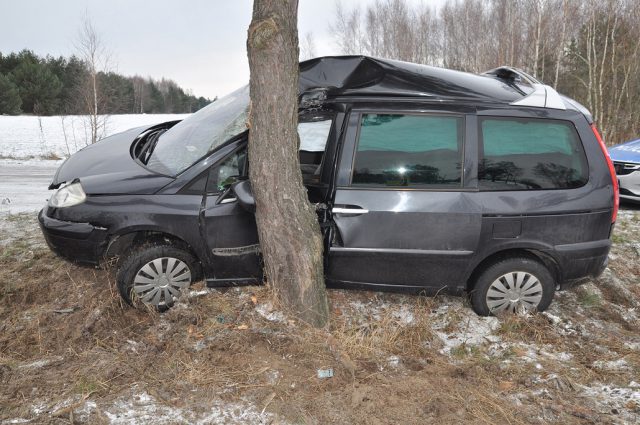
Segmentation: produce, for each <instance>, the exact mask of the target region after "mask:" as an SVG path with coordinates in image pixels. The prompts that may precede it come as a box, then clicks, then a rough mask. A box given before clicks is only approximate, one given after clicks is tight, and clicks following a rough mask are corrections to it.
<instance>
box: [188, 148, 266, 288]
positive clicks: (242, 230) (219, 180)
mask: <svg viewBox="0 0 640 425" xmlns="http://www.w3.org/2000/svg"><path fill="white" fill-rule="evenodd" d="M246 167H247V149H246V144H242V145H240V146H239V147H238V148H237V149H236V150H235V151H233V152H232V153H231V154H230V155H229V156H227V157H226V158H225V159H223V160H222V161H221V162H220V163H219V164H216V165H214V166H213V167H211V169H210V171H209V175H208V179H207V187H206V195H205V197H204V200H203V208H202V211H201V219H202V220H203V221H204V225H203V237H204V239H205V241H206V243H207V246H208V254H209V258H210V263H211V264H210V267H208V269H209V273H208V276H207V281H208V282H210V283H214V282H215V284H216V285H224V284H226V283H229V284H231V283H254V282H257V281H259V280H260V279H261V278H262V270H261V267H260V249H259V244H258V230H257V228H256V221H255V217H254V215H253V213H250V212H248V211H245V210H244V209H243V208H242V207H241V206H240V204H238V202H237V200H236V198H235V197H234V195H233V193H232V192H231V191H230V190H229V188H230V186H231V184H232V183H234V182H235V181H237V180H238V179H239V178H244V177H246V175H247V170H246Z"/></svg>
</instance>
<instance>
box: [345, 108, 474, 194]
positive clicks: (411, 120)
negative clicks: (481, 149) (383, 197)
mask: <svg viewBox="0 0 640 425" xmlns="http://www.w3.org/2000/svg"><path fill="white" fill-rule="evenodd" d="M461 128H462V118H460V117H451V116H435V115H434V116H427V115H395V114H394V115H392V114H364V115H363V116H362V121H361V124H360V137H359V140H358V148H357V151H356V155H355V163H354V171H353V180H352V183H353V184H354V185H376V186H392V187H393V186H397V187H417V188H433V187H459V186H460V185H461V170H460V163H461V158H462V136H461V134H462V130H461Z"/></svg>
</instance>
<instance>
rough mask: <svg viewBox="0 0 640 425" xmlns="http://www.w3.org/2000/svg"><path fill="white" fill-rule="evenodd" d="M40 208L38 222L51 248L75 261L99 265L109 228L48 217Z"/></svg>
mask: <svg viewBox="0 0 640 425" xmlns="http://www.w3.org/2000/svg"><path fill="white" fill-rule="evenodd" d="M46 210H47V208H46V207H45V208H43V209H42V210H40V213H39V214H38V222H39V223H40V229H42V234H43V235H44V238H45V240H46V241H47V245H49V248H51V250H52V251H53V252H55V253H56V254H58V255H59V256H61V257H63V258H65V259H67V260H69V261H72V262H74V263H81V264H91V265H98V264H99V263H100V260H101V258H102V253H103V252H104V248H105V246H106V243H107V229H105V228H102V227H97V226H93V225H91V224H89V223H73V222H70V221H62V220H56V219H54V218H51V217H48V216H47V212H46Z"/></svg>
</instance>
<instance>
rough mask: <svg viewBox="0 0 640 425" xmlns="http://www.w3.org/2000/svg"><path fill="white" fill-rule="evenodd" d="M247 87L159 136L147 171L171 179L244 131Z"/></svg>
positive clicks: (214, 103) (247, 101) (247, 100)
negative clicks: (165, 175) (152, 171)
mask: <svg viewBox="0 0 640 425" xmlns="http://www.w3.org/2000/svg"><path fill="white" fill-rule="evenodd" d="M248 109H249V86H244V87H242V88H240V89H238V90H236V91H234V92H233V93H231V94H229V95H227V96H225V97H223V98H222V99H219V100H216V101H215V102H213V103H212V104H210V105H208V106H206V107H204V108H202V109H201V110H199V111H198V112H196V113H194V114H192V115H191V116H189V117H187V118H185V119H184V120H182V121H181V122H179V123H178V124H176V125H174V126H173V127H172V128H170V129H169V130H167V131H166V132H165V133H163V134H162V135H161V136H160V138H159V139H158V142H157V144H156V146H155V148H154V149H153V151H152V152H151V155H150V156H149V160H148V161H147V167H149V168H151V169H152V170H154V171H158V172H160V173H163V174H169V175H172V176H175V175H178V174H180V173H181V172H182V171H184V170H186V169H187V168H189V167H190V166H191V165H192V164H193V163H195V162H196V161H197V160H198V159H200V158H202V157H203V156H204V155H206V154H207V153H208V152H211V151H212V150H214V149H215V148H217V147H218V146H220V145H222V144H223V143H224V142H226V141H227V140H229V139H230V138H232V137H233V136H236V135H238V134H240V133H242V132H243V131H245V130H246V121H247V112H248Z"/></svg>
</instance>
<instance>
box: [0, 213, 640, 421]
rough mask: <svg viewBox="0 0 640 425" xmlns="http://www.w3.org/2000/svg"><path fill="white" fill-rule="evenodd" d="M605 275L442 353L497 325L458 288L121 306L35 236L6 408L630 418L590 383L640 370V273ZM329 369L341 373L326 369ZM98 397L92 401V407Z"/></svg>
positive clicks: (319, 417) (9, 337) (11, 337)
mask: <svg viewBox="0 0 640 425" xmlns="http://www.w3.org/2000/svg"><path fill="white" fill-rule="evenodd" d="M16 225H17V226H23V225H25V223H23V222H21V221H19V222H17V223H16ZM25 227H27V228H28V226H25ZM31 229H32V230H33V227H32V228H31ZM634 235H635V234H634ZM633 237H635V236H633ZM616 249H618V248H616ZM631 249H632V247H629V246H625V247H622V248H620V249H618V251H615V252H616V254H618V255H619V257H618V258H623V256H622V254H625V253H626V254H630V252H631V251H630V250H631ZM617 261H618V262H616V261H614V262H612V270H614V272H615V270H616V268H618V267H619V268H620V269H623V268H624V267H622V265H621V264H619V261H620V260H617ZM616 276H620V275H618V274H616ZM603 279H604V280H605V282H602V283H600V284H598V287H597V288H598V289H599V290H600V292H599V293H598V292H597V291H596V290H595V289H594V288H591V287H588V288H587V287H585V288H587V289H588V290H587V289H585V288H581V289H579V290H576V291H571V292H567V293H564V294H560V295H559V296H558V298H557V300H556V301H555V302H554V305H553V306H552V309H551V314H550V315H544V314H536V315H533V316H531V317H518V316H506V317H502V318H500V319H499V320H498V322H497V323H498V325H497V327H496V328H495V330H493V331H491V332H490V333H489V334H488V335H487V338H486V339H485V340H481V341H479V342H477V341H476V342H473V341H466V340H464V342H462V343H461V344H459V345H457V346H454V347H452V348H451V349H450V351H449V352H448V353H445V352H443V347H444V346H445V342H447V341H445V340H443V339H442V338H443V335H452V336H455V335H459V334H460V333H461V332H462V333H464V332H467V333H469V334H473V333H474V332H475V326H479V324H482V323H488V322H486V321H483V320H484V319H483V320H480V319H477V318H475V316H473V315H472V313H470V311H469V310H468V307H466V306H464V304H463V303H462V302H461V300H460V299H455V298H449V297H437V298H424V297H417V296H405V295H397V294H377V293H371V292H358V291H352V292H350V291H341V290H334V291H330V293H329V295H330V303H331V306H332V316H331V327H330V329H329V330H328V331H320V330H315V329H310V328H308V327H306V326H304V325H300V324H297V323H295V322H294V321H291V320H288V318H286V317H281V316H280V315H277V314H274V315H271V316H269V315H268V314H265V312H266V313H268V312H269V310H270V309H269V308H268V305H269V304H271V305H274V304H273V300H272V294H271V293H270V291H269V289H268V288H265V287H248V288H242V289H228V290H214V291H210V292H209V293H208V294H206V295H199V296H193V297H190V298H187V299H184V300H183V301H182V302H181V303H180V304H179V305H178V306H177V307H176V308H174V309H172V310H171V311H169V312H167V313H165V314H158V313H155V312H153V311H146V310H135V309H131V308H129V307H127V306H125V305H123V303H122V302H121V300H120V298H119V296H118V295H117V291H116V290H115V288H114V284H113V278H112V276H111V274H110V273H108V272H104V271H100V270H93V269H86V268H80V267H77V266H73V265H70V264H68V263H66V262H64V261H61V260H59V259H58V258H56V257H55V256H54V255H53V254H51V253H50V252H49V251H48V250H47V249H46V248H44V247H42V246H41V245H34V240H33V238H32V237H26V236H25V237H23V238H18V239H17V240H14V241H13V242H11V243H9V244H8V245H6V246H2V247H0V285H1V286H0V380H1V381H2V383H3V385H2V386H0V421H2V420H6V419H11V418H27V419H32V420H34V421H35V422H37V423H56V424H57V423H69V422H70V421H71V422H73V421H75V422H76V423H79V422H88V423H108V422H109V419H108V416H107V415H106V412H109V411H112V410H113V409H114V406H115V405H117V402H118V400H122V399H123V398H124V399H127V397H131V395H132V394H134V393H140V392H142V391H144V392H146V393H147V394H149V395H150V396H151V397H153V399H154V400H155V402H156V403H157V404H158V405H161V406H164V407H165V408H166V409H168V410H179V409H188V410H189V411H192V412H194V413H193V414H194V415H196V416H194V417H196V418H197V417H198V416H197V415H198V414H200V413H201V412H205V411H206V410H207V409H210V406H211V403H212V401H215V400H217V401H220V402H221V403H238V402H241V403H245V404H247V405H251V406H255V408H256V409H257V411H258V412H261V411H262V410H263V409H264V410H265V412H269V414H270V415H271V416H269V418H270V419H269V420H270V421H273V422H274V423H280V422H286V423H304V424H326V423H340V424H342V423H354V424H386V423H407V424H412V423H415V424H422V423H432V422H433V423H443V424H449V423H451V424H453V423H456V424H457V423H462V422H465V423H508V424H520V423H549V422H555V423H569V424H572V423H575V424H581V423H589V422H592V423H598V422H615V421H620V422H625V421H626V422H630V421H631V420H630V419H629V418H633V417H634V416H633V415H636V417H637V415H638V414H640V406H635V405H633V403H632V401H630V402H629V403H628V406H625V405H620V406H618V405H616V406H614V407H615V409H618V410H619V413H618V414H617V415H616V414H613V413H611V409H613V408H614V407H612V406H613V405H606V404H598V403H599V402H597V401H596V400H594V399H592V398H589V397H585V396H584V394H583V389H582V388H583V387H582V386H588V387H595V386H597V385H599V384H600V383H602V384H609V385H611V386H627V385H628V384H629V382H630V381H631V380H634V379H635V380H636V382H637V376H639V375H640V369H639V368H640V355H639V354H638V353H639V351H638V349H637V348H634V347H637V346H633V345H629V344H630V343H638V342H640V338H639V336H638V334H637V329H638V327H637V325H638V323H637V320H635V321H634V319H633V317H630V316H629V314H630V313H629V311H630V309H632V308H633V307H631V305H632V303H633V300H629V298H628V297H629V294H633V295H634V296H635V295H638V292H637V291H638V285H637V284H636V285H635V286H633V284H632V283H630V282H631V281H630V280H629V279H628V278H626V277H624V275H622V277H618V279H619V280H620V282H622V284H623V286H622V288H626V289H627V290H628V293H627V292H625V291H624V290H621V289H620V288H621V287H620V285H617V284H611V283H610V281H607V280H606V279H607V277H606V276H605V277H603ZM193 289H194V291H201V290H203V289H204V288H203V285H202V284H201V283H200V284H197V285H195V287H194V288H193ZM590 294H597V297H598V301H599V302H598V303H595V302H591V301H590V300H589V296H590ZM620 297H623V298H624V299H623V300H621V299H620ZM272 310H273V313H278V310H279V309H278V307H277V306H275V307H273V308H272ZM261 312H262V313H261ZM265 316H266V317H265ZM268 318H269V319H271V320H269V319H268ZM620 360H624V362H625V367H623V368H617V369H616V368H608V366H607V365H609V364H612V365H614V364H616V363H615V362H620ZM37 362H40V363H37ZM598 362H600V363H598ZM607 362H610V363H607ZM599 365H603V366H599ZM326 368H331V369H333V370H334V373H335V375H334V377H333V378H330V379H319V378H318V377H317V376H316V372H317V370H318V369H326ZM88 401H90V402H93V403H96V406H97V407H96V408H95V409H93V410H92V411H91V412H89V413H87V414H85V415H84V416H82V415H81V411H82V408H83V406H86V403H87V402H88ZM631 422H632V421H631ZM238 423H240V422H238Z"/></svg>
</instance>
